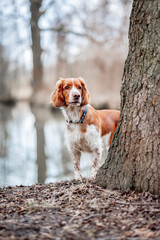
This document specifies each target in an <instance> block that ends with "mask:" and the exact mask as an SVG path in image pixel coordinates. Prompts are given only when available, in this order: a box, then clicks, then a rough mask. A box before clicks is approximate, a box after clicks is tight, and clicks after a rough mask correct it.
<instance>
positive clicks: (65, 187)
mask: <svg viewBox="0 0 160 240" xmlns="http://www.w3.org/2000/svg"><path fill="white" fill-rule="evenodd" d="M159 202H160V201H159V198H158V197H157V196H153V195H152V194H150V193H144V194H143V193H141V194H136V193H135V192H131V193H124V192H123V193H121V192H119V191H111V190H108V189H102V188H100V187H99V186H96V185H95V184H94V183H93V182H91V181H89V180H84V181H83V183H80V182H78V181H64V182H59V183H56V184H47V185H41V184H36V185H33V186H29V187H24V186H19V187H5V188H1V189H0V237H1V238H2V239H93V240H94V239H126V238H137V239H154V238H155V239H159V238H160V203H159Z"/></svg>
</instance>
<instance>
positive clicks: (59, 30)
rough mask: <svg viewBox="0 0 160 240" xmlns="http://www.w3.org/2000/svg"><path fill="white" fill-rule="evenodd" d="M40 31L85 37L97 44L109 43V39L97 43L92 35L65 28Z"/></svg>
mask: <svg viewBox="0 0 160 240" xmlns="http://www.w3.org/2000/svg"><path fill="white" fill-rule="evenodd" d="M40 31H54V32H61V33H64V34H73V35H76V36H79V37H84V38H88V39H89V40H90V41H92V42H95V43H97V44H105V43H106V42H108V40H109V39H108V38H107V39H104V40H103V41H97V40H96V39H95V38H94V37H92V36H91V35H89V34H88V33H79V32H75V31H73V30H70V29H65V28H64V27H63V26H62V27H52V28H43V29H42V28H40Z"/></svg>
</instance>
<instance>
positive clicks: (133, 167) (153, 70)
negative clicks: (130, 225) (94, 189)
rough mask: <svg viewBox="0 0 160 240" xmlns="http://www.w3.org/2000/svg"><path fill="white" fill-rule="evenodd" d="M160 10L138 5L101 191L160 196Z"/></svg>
mask: <svg viewBox="0 0 160 240" xmlns="http://www.w3.org/2000/svg"><path fill="white" fill-rule="evenodd" d="M159 13H160V5H159V0H153V1H138V0H134V2H133V7H132V13H131V18H130V29H129V54H128V57H127V60H126V63H125V67H124V74H123V79H122V88H121V116H120V121H119V125H118V127H117V130H116V133H115V136H114V140H113V142H112V144H111V147H110V150H109V155H108V158H107V160H106V162H105V164H104V165H103V166H102V167H101V169H100V170H99V172H98V174H97V178H96V181H97V183H98V184H99V185H101V186H104V187H109V188H113V189H124V190H133V189H136V190H138V191H150V192H152V193H157V194H160V61H159V59H160V53H159V46H160V18H159Z"/></svg>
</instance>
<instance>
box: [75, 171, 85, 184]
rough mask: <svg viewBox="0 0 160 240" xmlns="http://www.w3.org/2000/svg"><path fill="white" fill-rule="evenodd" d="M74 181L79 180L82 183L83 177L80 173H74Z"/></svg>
mask: <svg viewBox="0 0 160 240" xmlns="http://www.w3.org/2000/svg"><path fill="white" fill-rule="evenodd" d="M74 180H79V181H81V182H82V180H83V179H82V175H81V174H80V173H79V172H75V173H74Z"/></svg>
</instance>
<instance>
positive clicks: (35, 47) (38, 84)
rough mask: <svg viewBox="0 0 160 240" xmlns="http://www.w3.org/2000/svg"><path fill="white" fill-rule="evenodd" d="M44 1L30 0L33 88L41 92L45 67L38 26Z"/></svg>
mask: <svg viewBox="0 0 160 240" xmlns="http://www.w3.org/2000/svg"><path fill="white" fill-rule="evenodd" d="M41 6H42V0H30V12H31V20H30V26H31V38H32V54H33V87H34V89H35V90H39V89H41V88H43V87H44V84H43V65H42V60H41V55H42V47H41V36H40V29H39V26H38V22H39V19H40V17H41V15H42V14H43V12H41V11H40V8H41Z"/></svg>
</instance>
